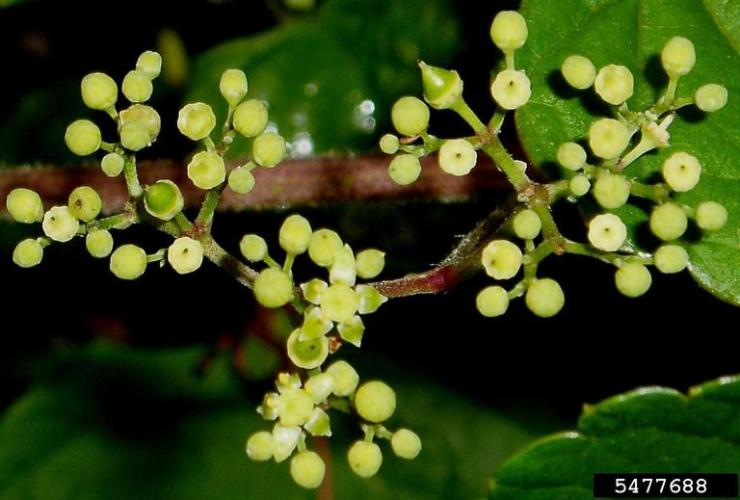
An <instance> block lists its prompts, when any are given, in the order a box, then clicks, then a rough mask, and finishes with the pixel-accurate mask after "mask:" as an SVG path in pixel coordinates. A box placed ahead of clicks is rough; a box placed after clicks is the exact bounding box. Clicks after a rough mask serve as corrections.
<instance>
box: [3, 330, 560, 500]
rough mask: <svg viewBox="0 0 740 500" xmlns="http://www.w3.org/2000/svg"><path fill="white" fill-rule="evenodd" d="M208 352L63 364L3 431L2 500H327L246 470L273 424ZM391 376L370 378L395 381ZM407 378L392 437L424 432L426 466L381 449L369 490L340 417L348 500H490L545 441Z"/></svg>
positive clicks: (338, 446) (338, 449)
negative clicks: (399, 429)
mask: <svg viewBox="0 0 740 500" xmlns="http://www.w3.org/2000/svg"><path fill="white" fill-rule="evenodd" d="M202 352H203V351H202V350H200V349H197V348H182V349H176V350H160V351H140V350H135V349H130V348H123V347H118V346H113V345H109V344H98V345H94V346H89V347H86V348H82V349H74V350H71V351H64V352H62V353H61V354H58V355H56V356H54V357H53V359H52V360H51V361H50V362H48V363H46V364H45V365H44V367H43V370H39V374H38V375H37V377H36V378H37V381H36V383H35V384H34V385H33V387H32V389H30V390H29V391H28V392H27V393H26V394H25V395H24V396H22V397H20V398H19V399H18V400H17V401H16V402H15V403H14V404H13V405H11V407H10V408H9V409H8V410H7V412H6V413H5V415H4V416H3V418H2V420H0V498H24V499H39V500H41V499H43V500H57V499H68V498H75V499H100V498H119V499H123V498H132V499H133V498H136V499H163V500H164V499H171V498H218V499H221V500H228V499H235V500H241V499H243V498H280V499H294V498H300V499H302V498H305V499H308V498H315V493H313V492H306V491H305V490H301V489H300V488H299V487H298V486H296V485H294V484H293V482H292V481H291V480H290V475H289V465H288V464H287V463H283V464H274V463H272V462H269V463H255V462H251V461H249V460H248V459H247V458H246V456H245V454H244V450H243V446H244V442H245V440H246V438H247V436H248V435H250V434H251V433H252V432H254V431H256V430H258V429H268V428H270V426H271V423H270V422H265V421H263V420H262V419H261V418H260V417H259V415H257V413H256V412H255V411H254V408H255V407H256V404H257V403H256V402H255V401H250V400H247V399H245V398H244V396H243V395H242V393H241V386H240V385H239V384H237V382H236V379H235V378H234V377H233V375H232V374H231V372H230V368H229V366H228V364H227V361H226V359H225V358H224V359H222V358H218V359H217V362H216V363H215V364H214V365H213V366H212V367H211V368H210V370H209V371H208V372H207V375H206V376H204V377H198V376H196V375H195V370H194V367H195V366H196V365H197V364H198V360H199V359H200V356H201V355H202ZM379 363H380V361H379V360H375V362H374V363H372V365H369V366H372V367H373V368H372V369H368V370H365V369H363V368H362V366H360V367H359V370H360V372H361V373H362V374H363V375H366V376H368V377H370V376H375V375H381V374H382V375H383V376H384V378H385V375H386V373H387V368H388V367H387V364H385V363H383V364H382V365H380V364H379ZM379 366H382V369H380V368H379ZM391 368H392V367H391ZM375 370H377V372H375ZM397 377H398V380H397V381H395V382H394V380H393V378H391V383H392V384H393V385H394V387H395V388H396V389H397V394H398V401H399V408H398V412H397V414H396V415H395V416H394V417H393V419H392V420H391V421H390V422H389V425H390V426H391V428H395V427H396V426H407V427H410V428H412V429H414V430H416V431H417V432H418V433H419V434H420V435H421V436H422V439H423V445H424V449H423V451H422V453H421V455H420V456H419V458H418V459H417V460H414V461H406V460H402V459H399V458H396V457H394V456H393V454H392V452H391V451H390V447H389V446H388V444H387V443H382V444H381V447H382V448H383V450H384V455H385V456H384V465H383V468H382V469H381V473H380V474H379V475H378V476H376V477H375V478H372V479H370V480H363V479H361V478H359V477H357V476H355V475H354V474H353V473H352V472H351V471H350V470H349V467H348V465H347V464H346V458H345V454H346V452H347V448H348V446H349V444H350V442H351V441H352V440H354V439H358V438H360V437H361V432H360V430H359V428H358V426H357V424H356V423H354V420H353V418H352V417H347V416H344V415H343V414H339V413H337V412H330V415H331V419H332V428H333V430H334V437H332V438H331V444H332V447H333V458H332V462H333V465H332V467H333V473H334V488H335V494H336V498H353V499H385V498H388V499H391V498H393V499H395V498H404V499H420V500H421V499H428V498H462V497H465V498H467V497H473V496H478V497H480V496H482V495H483V494H484V493H485V490H486V484H485V481H484V480H483V478H485V477H486V475H487V473H488V470H490V469H489V468H490V467H491V466H495V465H497V464H498V463H500V462H502V461H503V459H504V457H505V456H507V455H509V454H510V453H511V452H513V451H514V450H515V449H518V448H520V447H521V446H523V445H524V443H526V442H529V441H530V440H531V439H533V438H534V437H535V436H536V435H537V434H539V432H538V431H534V430H530V429H528V428H525V427H524V426H523V425H522V424H521V423H515V421H514V420H513V419H512V418H509V417H506V416H503V415H500V414H497V413H495V412H491V411H489V410H487V409H484V408H482V407H480V406H478V405H476V404H474V403H472V402H470V401H468V400H466V399H465V398H462V397H460V396H458V395H455V394H453V393H451V392H449V391H447V390H444V389H442V388H440V387H437V386H434V385H431V384H429V383H428V382H424V381H422V380H421V379H419V378H415V377H408V376H407V374H406V375H405V376H401V374H400V373H399V374H398V375H397ZM258 396H259V395H258V394H254V397H255V398H257V397H258ZM549 429H551V427H549V426H548V430H549ZM309 446H311V443H310V442H309Z"/></svg>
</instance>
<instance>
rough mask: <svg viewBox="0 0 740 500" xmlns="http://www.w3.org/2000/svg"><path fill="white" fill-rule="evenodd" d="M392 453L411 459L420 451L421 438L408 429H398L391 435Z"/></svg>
mask: <svg viewBox="0 0 740 500" xmlns="http://www.w3.org/2000/svg"><path fill="white" fill-rule="evenodd" d="M391 447H392V448H393V453H395V454H396V455H397V456H399V457H401V458H405V459H406V460H413V459H414V458H416V457H417V456H418V455H419V452H421V439H419V436H418V434H416V433H415V432H414V431H411V430H409V429H398V430H397V431H396V432H394V433H393V436H391Z"/></svg>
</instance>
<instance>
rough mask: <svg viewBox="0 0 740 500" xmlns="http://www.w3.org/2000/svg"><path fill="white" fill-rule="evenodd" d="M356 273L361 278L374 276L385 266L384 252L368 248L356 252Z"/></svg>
mask: <svg viewBox="0 0 740 500" xmlns="http://www.w3.org/2000/svg"><path fill="white" fill-rule="evenodd" d="M355 260H356V262H357V275H358V276H359V277H360V278H363V279H370V278H375V277H376V276H377V275H379V274H380V273H381V272H382V271H383V268H384V267H385V252H381V251H380V250H376V249H375V248H368V249H367V250H363V251H361V252H360V253H358V254H357V257H356V258H355Z"/></svg>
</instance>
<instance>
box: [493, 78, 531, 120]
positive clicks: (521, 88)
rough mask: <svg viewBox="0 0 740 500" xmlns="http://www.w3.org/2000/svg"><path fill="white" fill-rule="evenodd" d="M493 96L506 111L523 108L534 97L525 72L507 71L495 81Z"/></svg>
mask: <svg viewBox="0 0 740 500" xmlns="http://www.w3.org/2000/svg"><path fill="white" fill-rule="evenodd" d="M491 95H492V96H493V98H494V99H495V100H496V103H497V104H498V105H499V106H501V107H502V108H504V109H509V110H511V109H517V108H521V107H522V106H524V105H525V104H527V102H529V98H530V97H531V96H532V88H531V83H530V81H529V78H528V77H527V75H525V74H524V71H517V70H514V69H505V70H504V71H502V72H500V73H499V74H498V75H496V78H495V79H494V80H493V83H492V84H491Z"/></svg>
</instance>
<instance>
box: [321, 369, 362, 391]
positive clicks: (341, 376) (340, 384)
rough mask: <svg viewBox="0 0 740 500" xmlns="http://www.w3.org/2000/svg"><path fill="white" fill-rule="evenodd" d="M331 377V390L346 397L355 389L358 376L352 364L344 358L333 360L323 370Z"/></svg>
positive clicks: (358, 380) (358, 381)
mask: <svg viewBox="0 0 740 500" xmlns="http://www.w3.org/2000/svg"><path fill="white" fill-rule="evenodd" d="M325 373H326V374H327V375H329V376H331V378H332V392H333V393H334V394H335V395H337V396H339V397H342V398H343V397H347V396H349V395H350V394H352V393H353V392H355V389H357V384H359V383H360V376H359V375H358V374H357V371H356V370H355V369H354V368H352V365H350V364H349V363H347V362H346V361H344V360H339V361H335V362H334V363H332V364H331V365H329V368H327V369H326V372H325Z"/></svg>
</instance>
